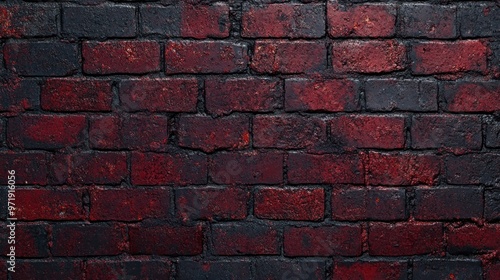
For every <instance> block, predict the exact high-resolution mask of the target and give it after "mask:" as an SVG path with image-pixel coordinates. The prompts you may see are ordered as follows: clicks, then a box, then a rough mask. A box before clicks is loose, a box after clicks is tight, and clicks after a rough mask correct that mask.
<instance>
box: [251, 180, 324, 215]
mask: <svg viewBox="0 0 500 280" xmlns="http://www.w3.org/2000/svg"><path fill="white" fill-rule="evenodd" d="M254 214H255V216H256V217H258V218H261V219H271V220H295V221H300V220H309V221H318V220H322V219H323V216H324V214H325V192H324V190H323V189H318V188H316V189H310V188H291V189H283V188H261V189H258V190H257V192H256V193H255V206H254Z"/></svg>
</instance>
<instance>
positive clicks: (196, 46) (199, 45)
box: [165, 41, 248, 74]
mask: <svg viewBox="0 0 500 280" xmlns="http://www.w3.org/2000/svg"><path fill="white" fill-rule="evenodd" d="M165 64H166V65H165V67H166V70H165V71H166V73H167V74H176V73H237V72H242V71H244V70H245V69H246V68H247V64H248V56H247V45H246V44H243V43H233V42H225V41H203V42H200V41H168V42H167V43H166V45H165Z"/></svg>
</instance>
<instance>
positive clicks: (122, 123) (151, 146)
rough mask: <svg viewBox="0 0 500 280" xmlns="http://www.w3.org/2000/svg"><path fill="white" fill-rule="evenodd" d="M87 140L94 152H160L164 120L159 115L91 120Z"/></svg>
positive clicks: (164, 141) (165, 139) (164, 135)
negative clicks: (129, 150)
mask: <svg viewBox="0 0 500 280" xmlns="http://www.w3.org/2000/svg"><path fill="white" fill-rule="evenodd" d="M138 128H140V131H138ZM89 139H90V144H91V146H92V147H93V148H98V149H110V150H113V149H133V150H143V151H163V150H165V149H166V145H167V142H168V118H167V117H165V116H162V115H122V117H118V116H101V117H96V118H92V119H91V120H90V129H89Z"/></svg>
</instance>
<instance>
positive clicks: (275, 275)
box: [255, 260, 326, 280]
mask: <svg viewBox="0 0 500 280" xmlns="http://www.w3.org/2000/svg"><path fill="white" fill-rule="evenodd" d="M325 268H326V266H325V262H324V261H317V260H299V261H282V260H258V261H257V262H256V263H255V275H256V279H270V280H279V279H294V278H295V279H307V280H312V279H326V278H324V277H325Z"/></svg>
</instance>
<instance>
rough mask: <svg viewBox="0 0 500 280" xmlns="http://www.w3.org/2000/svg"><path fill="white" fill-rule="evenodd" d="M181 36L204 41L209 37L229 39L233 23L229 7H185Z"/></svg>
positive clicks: (215, 5)
mask: <svg viewBox="0 0 500 280" xmlns="http://www.w3.org/2000/svg"><path fill="white" fill-rule="evenodd" d="M181 18H182V19H181V36H182V37H192V38H196V39H204V38H207V37H214V38H226V37H229V29H230V27H231V22H230V21H229V6H228V5H227V4H225V3H215V4H214V5H211V6H208V5H183V6H182V16H181Z"/></svg>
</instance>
